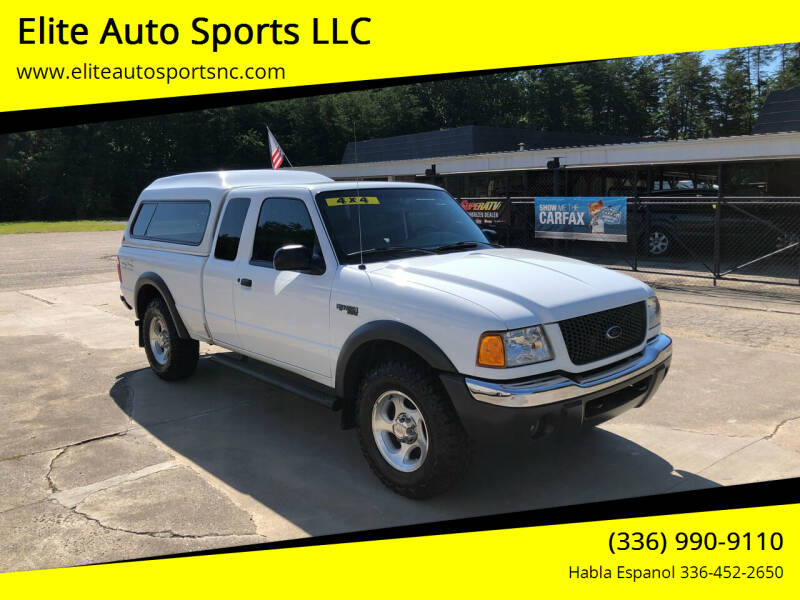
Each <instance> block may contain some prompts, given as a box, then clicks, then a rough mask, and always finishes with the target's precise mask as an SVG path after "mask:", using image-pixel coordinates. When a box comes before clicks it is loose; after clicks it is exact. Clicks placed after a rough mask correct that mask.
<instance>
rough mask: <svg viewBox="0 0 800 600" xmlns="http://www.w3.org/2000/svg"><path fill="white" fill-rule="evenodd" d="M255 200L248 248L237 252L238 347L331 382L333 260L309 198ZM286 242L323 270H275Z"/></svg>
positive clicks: (265, 198) (235, 294) (308, 375)
mask: <svg viewBox="0 0 800 600" xmlns="http://www.w3.org/2000/svg"><path fill="white" fill-rule="evenodd" d="M253 200H254V202H256V203H257V204H260V208H259V209H258V219H257V220H256V224H255V229H254V231H252V232H251V236H250V239H249V246H248V247H247V251H246V252H240V253H239V258H238V261H237V269H236V282H235V284H234V294H233V295H234V304H235V309H236V311H235V312H236V331H237V333H238V336H239V340H240V344H241V347H242V349H243V350H246V351H247V352H249V353H252V354H255V355H258V356H259V357H264V358H265V359H268V361H269V362H271V363H273V364H276V365H278V366H281V367H284V368H289V369H291V370H293V371H295V372H298V373H300V374H302V375H305V376H307V377H312V378H314V379H316V380H318V381H323V380H329V379H330V378H331V366H330V358H329V354H328V349H329V347H330V314H329V311H330V308H329V307H330V297H331V287H332V283H333V278H334V277H335V273H336V263H335V260H334V257H333V253H332V252H331V251H330V249H329V248H325V251H324V252H323V248H322V247H321V246H320V238H319V237H318V236H317V233H316V232H317V228H318V227H319V223H318V222H315V221H316V220H317V217H316V211H310V210H309V208H313V206H309V204H310V203H311V198H310V197H308V198H300V197H293V196H290V195H283V196H277V195H276V196H268V197H263V196H262V197H260V198H253ZM312 214H313V215H314V217H313V218H312ZM289 244H302V245H304V246H306V247H308V248H309V250H310V251H311V252H312V255H313V256H314V260H315V262H317V266H319V267H321V269H318V270H323V269H324V270H323V272H322V273H321V274H312V273H310V272H299V271H277V270H275V269H274V268H273V265H272V256H273V254H274V253H275V250H277V249H278V248H280V247H282V246H286V245H289Z"/></svg>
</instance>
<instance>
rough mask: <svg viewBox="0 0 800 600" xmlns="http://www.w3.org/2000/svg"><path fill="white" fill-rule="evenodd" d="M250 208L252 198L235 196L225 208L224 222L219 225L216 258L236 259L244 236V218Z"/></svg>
mask: <svg viewBox="0 0 800 600" xmlns="http://www.w3.org/2000/svg"><path fill="white" fill-rule="evenodd" d="M249 208H250V198H233V199H231V201H230V202H228V206H227V207H226V208H225V215H224V216H223V217H222V224H221V225H220V226H219V235H218V236H217V245H216V247H215V248H214V258H219V259H220V260H236V253H237V252H238V251H239V240H240V239H241V237H242V228H243V227H244V220H245V218H246V217H247V210H248V209H249Z"/></svg>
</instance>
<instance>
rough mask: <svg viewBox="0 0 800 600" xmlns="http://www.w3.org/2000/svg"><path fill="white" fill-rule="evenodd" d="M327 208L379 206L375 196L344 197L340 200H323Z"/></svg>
mask: <svg viewBox="0 0 800 600" xmlns="http://www.w3.org/2000/svg"><path fill="white" fill-rule="evenodd" d="M325 202H326V203H327V204H328V206H351V205H358V204H380V201H379V200H378V198H377V197H375V196H344V197H340V198H325Z"/></svg>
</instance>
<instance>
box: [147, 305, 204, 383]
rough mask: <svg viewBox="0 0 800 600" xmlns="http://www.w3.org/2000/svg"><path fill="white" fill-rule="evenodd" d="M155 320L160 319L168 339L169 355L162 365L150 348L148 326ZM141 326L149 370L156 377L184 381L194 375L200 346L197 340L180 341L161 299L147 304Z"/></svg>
mask: <svg viewBox="0 0 800 600" xmlns="http://www.w3.org/2000/svg"><path fill="white" fill-rule="evenodd" d="M155 318H159V319H161V322H162V323H164V324H165V325H166V330H167V336H168V338H169V353H168V354H167V358H166V362H164V363H163V364H162V363H160V362H159V361H158V360H156V358H155V356H154V355H153V350H152V348H151V346H150V339H149V334H150V324H151V322H152V321H153V319H155ZM141 326H142V330H143V334H144V351H145V354H147V360H148V362H149V363H150V368H151V369H153V371H154V372H155V373H156V375H158V376H159V377H161V379H164V380H166V381H175V380H178V379H185V378H187V377H189V376H190V375H191V374H192V373H194V370H195V368H197V360H198V358H199V356H200V344H199V342H198V341H197V340H191V339H189V340H186V339H181V338H180V337H179V336H178V330H177V328H176V327H175V323H173V321H172V317H171V316H170V314H169V309H168V308H167V305H166V304H165V303H164V301H163V300H162V299H161V298H156V299H154V300H153V301H152V302H150V304H148V306H147V310H145V313H144V318H143V319H142V325H141Z"/></svg>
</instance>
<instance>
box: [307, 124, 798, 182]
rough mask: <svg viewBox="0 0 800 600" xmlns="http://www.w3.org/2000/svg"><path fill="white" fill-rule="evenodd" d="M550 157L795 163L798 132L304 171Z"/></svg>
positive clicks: (457, 165) (369, 172) (453, 169)
mask: <svg viewBox="0 0 800 600" xmlns="http://www.w3.org/2000/svg"><path fill="white" fill-rule="evenodd" d="M554 156H559V157H560V159H561V164H562V165H563V166H564V167H566V168H567V169H570V168H602V167H623V166H637V165H638V166H647V165H666V164H684V165H686V164H692V163H718V162H743V161H756V160H787V159H800V131H795V132H784V133H767V134H757V135H741V136H732V137H723V138H704V139H695V140H671V141H661V142H639V143H624V144H613V145H602V146H580V147H561V148H546V149H538V150H524V151H511V152H495V153H489V154H468V155H460V156H440V157H436V158H419V159H411V160H396V161H384V162H369V163H351V164H339V165H318V166H310V167H305V168H307V169H310V170H311V169H313V170H314V171H315V172H317V173H321V174H323V175H327V176H328V177H331V178H334V179H341V178H351V177H389V176H416V175H423V174H424V173H425V169H427V168H430V166H431V164H432V163H435V164H436V173H437V175H457V174H468V173H490V172H493V171H497V172H502V171H520V170H545V169H546V168H547V161H548V160H551V159H552V158H553V157H554Z"/></svg>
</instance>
